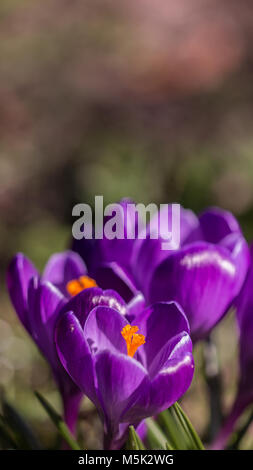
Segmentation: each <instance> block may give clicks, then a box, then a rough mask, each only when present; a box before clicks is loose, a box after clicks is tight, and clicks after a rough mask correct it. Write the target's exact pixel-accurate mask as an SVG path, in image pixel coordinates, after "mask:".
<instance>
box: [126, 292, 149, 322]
mask: <svg viewBox="0 0 253 470" xmlns="http://www.w3.org/2000/svg"><path fill="white" fill-rule="evenodd" d="M145 306H146V301H145V297H144V295H143V294H142V293H141V292H137V294H136V295H135V296H134V297H133V298H132V300H130V302H128V304H127V315H126V317H127V319H128V320H129V321H130V323H132V321H134V319H135V317H136V316H137V315H139V314H140V313H141V312H142V311H143V310H144V308H145Z"/></svg>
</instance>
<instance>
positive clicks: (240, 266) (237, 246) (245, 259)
mask: <svg viewBox="0 0 253 470" xmlns="http://www.w3.org/2000/svg"><path fill="white" fill-rule="evenodd" d="M220 246H224V247H225V248H226V249H227V250H228V251H229V252H230V253H231V258H232V260H233V263H234V264H235V266H236V280H237V282H236V285H235V292H234V295H237V294H238V293H239V292H240V290H241V287H242V285H243V283H244V281H245V277H246V274H247V272H248V268H249V264H250V250H249V246H248V243H247V242H246V240H245V239H244V238H243V236H242V235H241V233H239V232H238V233H231V234H229V235H227V236H226V237H225V238H223V240H222V241H221V242H220Z"/></svg>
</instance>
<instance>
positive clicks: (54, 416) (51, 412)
mask: <svg viewBox="0 0 253 470" xmlns="http://www.w3.org/2000/svg"><path fill="white" fill-rule="evenodd" d="M34 393H35V395H36V397H37V398H38V400H39V402H40V403H41V405H42V406H43V408H44V409H45V410H46V412H47V414H48V416H49V417H50V418H51V420H52V421H53V423H54V424H55V426H56V428H57V429H58V432H59V434H60V435H61V436H62V437H63V439H64V440H65V441H66V442H67V444H68V445H69V447H70V448H71V449H73V450H81V449H80V447H79V445H78V443H77V442H76V441H75V439H74V437H73V436H72V434H71V432H70V431H69V429H68V427H67V426H66V424H65V422H64V421H63V419H62V417H61V416H60V415H59V413H57V411H55V409H54V408H53V407H52V405H50V403H49V402H48V401H47V400H46V398H44V397H43V396H42V395H41V393H39V392H34Z"/></svg>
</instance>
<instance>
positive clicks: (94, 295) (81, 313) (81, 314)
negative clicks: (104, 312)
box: [62, 287, 127, 327]
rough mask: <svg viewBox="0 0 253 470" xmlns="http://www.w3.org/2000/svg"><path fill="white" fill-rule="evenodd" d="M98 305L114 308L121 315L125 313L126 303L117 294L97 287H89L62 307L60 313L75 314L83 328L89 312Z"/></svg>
mask: <svg viewBox="0 0 253 470" xmlns="http://www.w3.org/2000/svg"><path fill="white" fill-rule="evenodd" d="M99 305H100V306H108V307H110V308H114V309H115V310H117V311H119V312H120V313H121V314H122V315H125V314H126V312H127V307H126V303H125V302H124V300H123V299H122V298H121V297H120V295H119V294H118V293H117V292H115V291H113V290H105V291H103V290H102V289H100V288H99V287H91V288H88V289H84V290H83V291H82V292H80V293H79V294H77V295H75V296H74V297H72V298H71V299H70V300H69V301H68V302H67V303H66V305H65V306H64V307H63V309H62V313H63V312H68V311H73V312H75V315H76V317H77V318H78V320H79V321H80V323H81V325H82V327H83V326H84V324H85V321H86V319H87V317H88V314H89V313H90V311H91V310H92V309H93V308H95V307H98V306H99Z"/></svg>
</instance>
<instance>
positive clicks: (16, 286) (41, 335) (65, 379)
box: [7, 251, 143, 432]
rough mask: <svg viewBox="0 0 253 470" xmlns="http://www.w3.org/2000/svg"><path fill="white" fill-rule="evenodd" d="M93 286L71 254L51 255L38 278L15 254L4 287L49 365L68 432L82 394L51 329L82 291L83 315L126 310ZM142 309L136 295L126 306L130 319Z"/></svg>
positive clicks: (108, 293) (109, 293) (28, 263)
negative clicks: (99, 309) (104, 308)
mask: <svg viewBox="0 0 253 470" xmlns="http://www.w3.org/2000/svg"><path fill="white" fill-rule="evenodd" d="M80 284H81V285H80ZM93 285H96V283H94V281H93V280H92V279H91V278H89V277H88V276H87V269H86V266H85V264H84V262H83V261H82V259H81V258H80V256H79V255H78V254H77V253H74V252H71V251H66V252H63V253H57V254H54V255H53V256H52V257H51V258H50V259H49V261H48V263H47V265H46V267H45V269H44V272H43V274H42V275H40V273H39V272H38V270H37V269H36V268H35V267H34V265H33V264H32V263H31V261H30V260H29V259H28V258H26V257H25V256H24V255H23V254H22V253H18V254H17V255H16V256H15V257H14V258H13V260H12V261H11V263H10V265H9V268H8V272H7V286H8V290H9V294H10V297H11V300H12V303H13V305H14V308H15V310H16V312H17V315H18V317H19V319H20V321H21V322H22V324H23V325H24V327H25V328H26V330H27V331H28V333H29V334H30V335H31V336H32V338H33V340H34V341H35V343H36V344H37V346H38V348H39V349H40V351H41V352H42V354H43V355H44V356H45V357H46V358H47V360H48V362H49V364H50V365H51V368H52V371H53V375H54V377H55V380H56V382H57V384H58V387H59V390H60V393H61V396H62V400H63V407H64V415H65V420H66V423H67V424H68V426H69V428H70V430H71V431H72V432H74V429H75V424H76V420H77V415H78V411H79V406H80V400H81V398H82V392H81V391H80V389H79V388H78V387H77V386H76V384H75V383H74V382H73V381H72V380H71V378H70V377H69V375H68V374H67V373H66V371H65V369H64V368H63V367H62V365H61V363H60V361H59V359H58V355H57V353H56V348H55V344H54V329H55V324H56V321H57V319H58V316H59V315H60V311H61V309H62V308H63V306H64V305H65V304H66V302H67V301H68V300H69V299H71V295H73V294H75V293H78V292H79V291H82V290H83V289H85V287H87V289H85V291H86V292H85V295H84V296H82V304H81V305H82V310H83V312H86V313H88V312H89V309H92V308H94V306H95V305H111V306H115V307H117V308H118V309H119V310H121V311H122V313H124V311H125V310H126V304H125V302H124V301H123V300H122V299H121V297H120V296H119V295H117V293H116V292H113V291H102V290H101V289H98V288H91V286H93ZM92 293H93V295H92ZM77 297H78V296H77ZM70 301H71V300H70ZM142 305H143V298H142V296H138V295H137V296H136V297H135V298H134V299H133V300H132V303H131V304H130V305H129V313H130V315H134V314H135V312H137V311H138V308H139V306H142Z"/></svg>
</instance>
